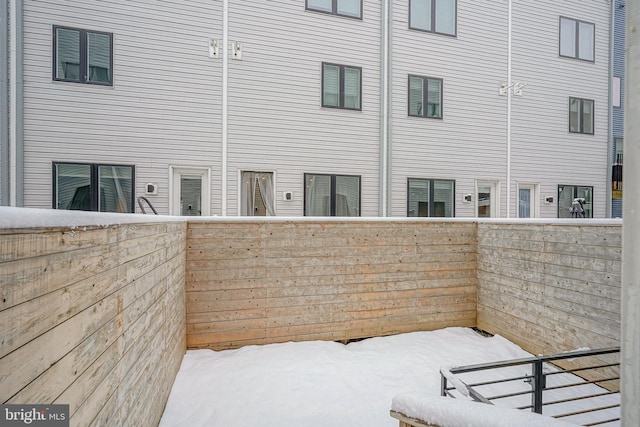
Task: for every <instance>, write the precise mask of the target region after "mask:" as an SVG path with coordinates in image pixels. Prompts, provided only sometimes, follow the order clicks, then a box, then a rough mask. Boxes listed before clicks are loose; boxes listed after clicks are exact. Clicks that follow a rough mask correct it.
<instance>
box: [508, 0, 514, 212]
mask: <svg viewBox="0 0 640 427" xmlns="http://www.w3.org/2000/svg"><path fill="white" fill-rule="evenodd" d="M507 22H508V24H507V26H508V28H507V31H508V36H507V218H511V93H512V92H513V88H512V87H511V0H509V17H508V20H507Z"/></svg>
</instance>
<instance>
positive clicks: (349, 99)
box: [344, 67, 360, 110]
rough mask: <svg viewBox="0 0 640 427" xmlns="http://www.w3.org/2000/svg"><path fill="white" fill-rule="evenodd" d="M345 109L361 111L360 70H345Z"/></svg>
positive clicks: (347, 68)
mask: <svg viewBox="0 0 640 427" xmlns="http://www.w3.org/2000/svg"><path fill="white" fill-rule="evenodd" d="M344 108H352V109H356V110H359V109H360V70H359V69H358V68H349V67H345V69H344Z"/></svg>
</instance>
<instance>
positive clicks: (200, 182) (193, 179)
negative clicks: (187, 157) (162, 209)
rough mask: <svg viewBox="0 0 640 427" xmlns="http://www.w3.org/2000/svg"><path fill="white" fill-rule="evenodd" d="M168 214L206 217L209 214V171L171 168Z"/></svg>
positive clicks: (206, 169) (204, 169) (205, 169)
mask: <svg viewBox="0 0 640 427" xmlns="http://www.w3.org/2000/svg"><path fill="white" fill-rule="evenodd" d="M169 193H170V194H171V203H170V204H169V214H170V215H179V216H208V215H210V214H211V212H210V210H211V202H210V201H211V170H210V169H209V168H192V167H171V188H170V189H169Z"/></svg>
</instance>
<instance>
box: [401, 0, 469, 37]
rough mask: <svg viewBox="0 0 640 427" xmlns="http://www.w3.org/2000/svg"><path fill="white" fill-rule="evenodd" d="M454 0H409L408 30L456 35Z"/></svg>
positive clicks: (455, 5)
mask: <svg viewBox="0 0 640 427" xmlns="http://www.w3.org/2000/svg"><path fill="white" fill-rule="evenodd" d="M456 9H457V4H456V0H409V28H412V29H414V30H422V31H429V32H432V33H438V34H446V35H449V36H455V35H456Z"/></svg>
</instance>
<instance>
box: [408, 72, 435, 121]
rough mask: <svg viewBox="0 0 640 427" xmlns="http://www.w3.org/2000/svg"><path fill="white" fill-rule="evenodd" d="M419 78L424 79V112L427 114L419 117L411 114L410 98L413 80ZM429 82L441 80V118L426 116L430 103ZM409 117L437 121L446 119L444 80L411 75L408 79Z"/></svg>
mask: <svg viewBox="0 0 640 427" xmlns="http://www.w3.org/2000/svg"><path fill="white" fill-rule="evenodd" d="M412 77H413V78H419V79H422V105H423V108H422V111H423V113H425V114H422V115H417V114H411V98H410V91H411V78H412ZM429 80H439V81H440V116H428V115H426V112H427V110H428V108H427V107H428V106H429V103H428V102H427V101H428V97H429V87H428V81H429ZM407 115H408V116H409V117H422V118H425V119H437V120H443V118H444V80H443V79H441V78H439V77H428V76H419V75H417V74H409V76H408V77H407Z"/></svg>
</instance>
